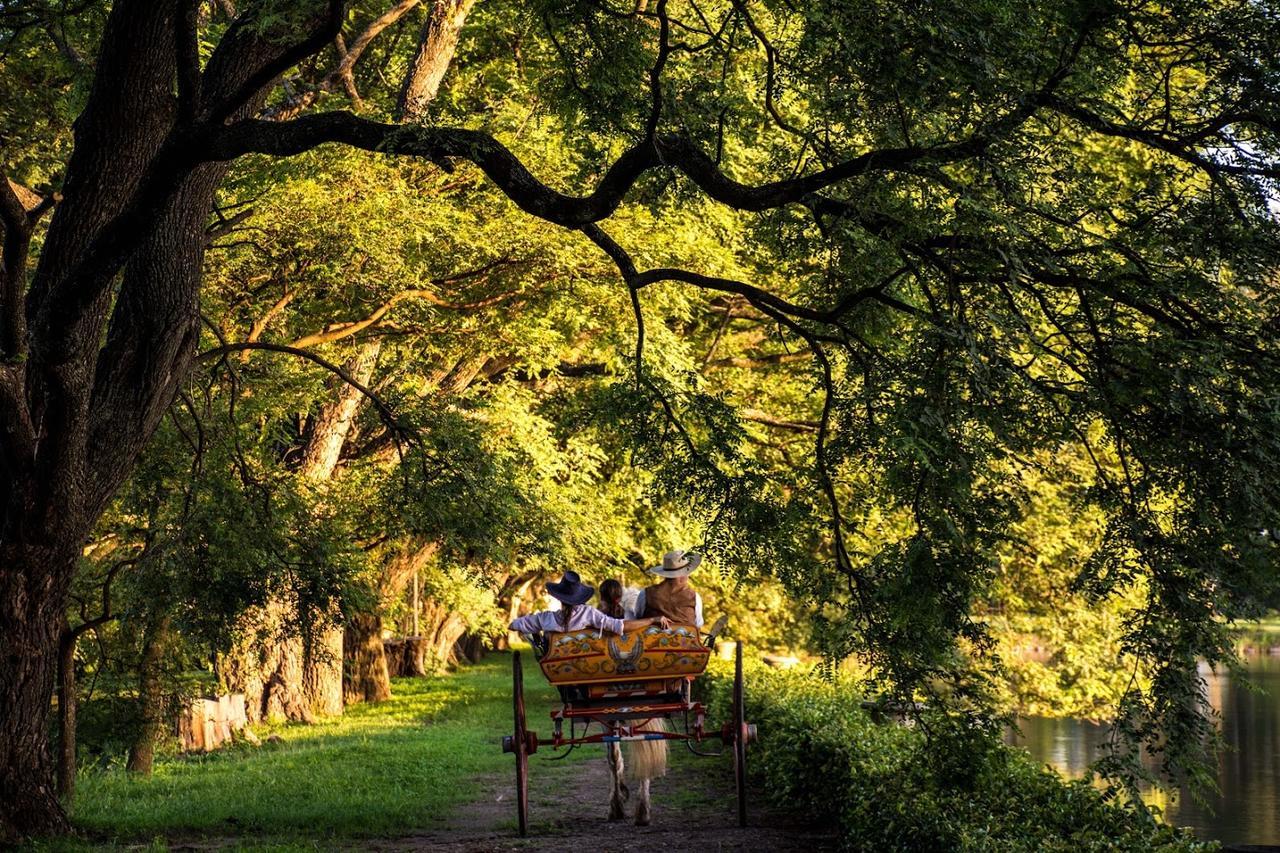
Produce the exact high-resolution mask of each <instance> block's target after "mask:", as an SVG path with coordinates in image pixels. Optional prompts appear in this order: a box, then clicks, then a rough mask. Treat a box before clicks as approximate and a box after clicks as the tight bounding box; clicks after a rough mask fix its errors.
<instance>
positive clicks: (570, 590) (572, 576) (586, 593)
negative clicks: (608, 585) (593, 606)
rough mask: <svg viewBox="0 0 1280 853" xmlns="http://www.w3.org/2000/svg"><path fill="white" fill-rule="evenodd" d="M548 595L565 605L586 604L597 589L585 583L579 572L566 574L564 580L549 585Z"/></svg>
mask: <svg viewBox="0 0 1280 853" xmlns="http://www.w3.org/2000/svg"><path fill="white" fill-rule="evenodd" d="M547 593H548V594H549V595H550V596H551V597H552V598H554V599H555V600H556V601H559V602H562V603H564V604H586V603H587V602H588V601H590V600H591V596H593V595H595V594H596V588H595V587H594V586H588V585H587V584H585V583H583V582H582V579H581V578H579V577H578V573H577V572H565V573H564V577H563V578H561V579H560V580H558V581H552V582H551V583H549V584H547Z"/></svg>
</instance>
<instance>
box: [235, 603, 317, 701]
mask: <svg viewBox="0 0 1280 853" xmlns="http://www.w3.org/2000/svg"><path fill="white" fill-rule="evenodd" d="M288 607H289V604H288V603H286V602H284V601H282V600H280V599H279V598H276V599H272V600H271V601H270V602H268V603H267V605H266V606H264V607H262V608H259V609H257V610H255V611H253V612H251V613H247V614H245V616H244V621H245V624H246V626H248V627H247V629H246V631H245V633H244V634H243V636H242V637H241V639H240V641H239V642H237V643H236V645H235V647H234V648H232V649H231V651H230V652H228V653H227V654H225V655H222V656H220V657H219V658H218V680H219V682H220V683H221V685H222V687H223V689H224V690H225V691H226V692H228V693H243V694H244V702H245V715H246V716H247V717H248V718H249V722H251V723H259V722H262V721H264V720H290V721H293V722H303V723H310V722H314V721H315V715H314V714H313V713H312V703H311V700H310V697H309V696H308V695H307V691H306V687H305V685H304V677H305V673H306V666H305V664H304V661H303V656H304V652H303V644H302V637H300V636H299V635H298V634H297V633H296V632H295V631H294V629H293V627H292V626H293V622H292V620H290V619H289V613H288Z"/></svg>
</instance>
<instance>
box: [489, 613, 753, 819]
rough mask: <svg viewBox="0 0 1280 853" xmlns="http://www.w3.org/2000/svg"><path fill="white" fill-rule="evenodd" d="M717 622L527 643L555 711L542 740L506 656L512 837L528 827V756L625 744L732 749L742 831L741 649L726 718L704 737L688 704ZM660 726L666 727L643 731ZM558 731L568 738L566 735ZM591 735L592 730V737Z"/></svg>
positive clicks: (698, 706)
mask: <svg viewBox="0 0 1280 853" xmlns="http://www.w3.org/2000/svg"><path fill="white" fill-rule="evenodd" d="M723 626H724V620H723V619H721V620H720V621H719V622H718V623H717V624H716V626H715V627H714V628H713V629H712V631H711V632H710V634H708V635H707V636H706V637H705V638H704V637H702V636H701V635H699V633H698V629H697V628H695V627H694V626H692V625H672V626H671V627H670V628H666V629H664V628H660V627H658V626H657V625H651V626H649V627H647V628H643V629H641V630H640V631H633V632H632V633H630V634H626V635H623V636H616V635H605V636H599V635H598V633H597V632H595V631H590V630H583V631H570V632H567V633H551V634H545V635H541V636H540V637H535V638H534V655H535V657H536V658H537V660H538V663H539V665H540V666H541V668H542V673H543V675H545V676H546V678H547V680H548V681H549V682H550V683H551V684H552V685H554V686H555V687H556V688H557V689H558V690H559V691H560V698H561V702H562V704H561V705H560V707H558V708H555V709H553V710H552V711H551V725H552V735H551V737H549V738H540V737H538V735H537V734H536V733H535V732H532V731H530V730H529V728H528V725H527V719H526V716H525V707H524V681H523V674H522V672H521V664H520V653H519V652H516V653H515V654H514V656H513V657H512V676H513V681H514V684H513V704H514V709H515V733H514V734H512V735H508V736H506V737H504V738H503V739H502V750H503V752H509V753H514V754H515V757H516V805H517V809H518V811H519V819H520V834H521V835H524V834H525V833H526V832H527V828H528V817H529V789H528V775H529V756H530V755H532V754H533V753H535V752H537V751H538V747H540V746H550V747H551V748H552V749H553V750H555V751H557V752H559V751H560V750H562V749H563V750H564V752H562V753H560V754H559V755H557V756H555V758H554V759H552V760H555V759H558V758H564V757H565V756H567V755H568V754H569V753H570V752H572V751H573V750H574V749H576V748H577V747H578V746H580V745H582V744H595V743H599V744H619V743H622V742H625V741H646V740H667V741H672V740H674V741H683V742H684V743H685V745H686V746H687V747H688V748H689V750H690V751H691V752H693V753H694V754H697V755H719V754H720V752H719V751H716V752H702V751H700V750H698V749H696V748H695V746H694V744H697V743H701V742H702V741H705V740H719V741H720V742H721V744H722V747H721V748H722V749H723V748H725V747H729V748H732V749H733V757H734V775H735V778H736V781H737V795H738V822H739V823H740V824H741V825H743V826H745V825H746V821H747V805H746V772H747V765H746V748H747V744H749V743H751V742H752V741H754V740H755V738H756V727H755V726H753V725H751V724H749V723H747V721H746V720H745V718H744V711H743V695H742V643H741V642H739V643H738V644H737V646H736V651H735V665H734V680H733V719H731V720H728V721H726V722H725V723H724V724H723V725H722V726H721V727H720V728H719V729H708V728H707V724H706V709H705V708H704V707H703V705H702V703H701V702H696V701H694V700H693V698H692V690H691V688H692V685H693V681H694V680H695V679H696V678H697V677H698V676H699V675H701V674H702V673H703V671H704V670H705V669H706V668H707V660H708V658H710V656H711V648H712V645H713V643H714V639H715V637H716V636H717V635H718V634H719V631H720V629H722V628H723ZM655 720H663V721H666V724H665V725H662V726H653V725H649V724H650V723H652V721H655ZM566 723H567V729H568V731H567V732H566ZM593 728H594V730H593Z"/></svg>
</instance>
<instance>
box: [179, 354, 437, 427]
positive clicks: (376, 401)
mask: <svg viewBox="0 0 1280 853" xmlns="http://www.w3.org/2000/svg"><path fill="white" fill-rule="evenodd" d="M241 350H266V351H267V352H281V353H285V354H287V355H293V356H297V357H298V358H304V359H306V360H307V361H310V362H312V363H314V364H318V365H319V366H321V367H323V368H324V369H325V370H327V371H329V372H330V373H332V374H333V375H334V376H337V377H338V378H339V379H341V380H342V381H343V382H345V383H347V384H348V385H350V386H351V387H352V388H355V389H356V390H357V391H359V392H360V393H361V394H363V395H364V396H365V397H366V398H367V399H368V400H369V402H371V403H373V406H374V408H375V409H377V410H378V416H379V417H380V418H382V422H383V423H384V424H386V426H387V429H390V430H392V431H393V432H395V433H397V434H400V435H405V436H412V435H413V431H412V430H411V429H409V428H408V427H405V426H403V425H402V424H401V423H400V421H399V419H398V418H397V417H396V413H395V411H394V410H392V408H391V407H390V406H389V405H387V403H386V402H384V401H383V399H382V398H381V397H379V396H378V395H377V394H376V393H374V392H373V391H372V390H371V389H370V388H369V387H368V386H366V385H365V384H364V383H362V382H358V381H356V379H355V378H354V377H352V376H351V374H349V373H348V372H347V371H345V370H343V369H342V368H341V367H339V366H338V365H336V364H334V363H333V362H331V361H329V360H328V359H326V358H323V357H321V356H318V355H316V354H315V353H313V352H310V351H308V350H304V349H298V348H297V347H292V346H288V345H286V344H272V343H266V342H264V341H243V342H240V343H228V344H222V345H220V346H216V347H214V348H213V349H209V350H205V351H204V352H202V353H200V354H199V355H197V356H196V361H197V362H205V361H211V360H213V359H216V358H221V357H224V356H227V355H230V354H231V353H233V352H240V351H241Z"/></svg>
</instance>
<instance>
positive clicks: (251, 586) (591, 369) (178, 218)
mask: <svg viewBox="0 0 1280 853" xmlns="http://www.w3.org/2000/svg"><path fill="white" fill-rule="evenodd" d="M1278 44H1280V10H1278V9H1277V8H1275V6H1274V4H1272V3H1270V2H1256V1H1255V0H1213V2H1207V3H1205V2H1199V3H1190V2H1181V0H1164V2H1158V3H1151V2H1132V3H1131V2H1112V0H1072V2H1055V3H1048V4H1045V3H1030V2H999V3H997V2H989V0H950V2H938V3H932V4H925V5H923V6H922V5H921V4H918V3H911V4H909V3H901V2H897V0H876V2H872V3H869V4H859V5H857V6H854V5H851V4H848V3H844V2H833V0H819V2H812V3H805V4H798V5H797V4H791V3H787V2H781V0H723V1H721V0H717V1H716V2H705V0H697V2H693V0H670V2H669V0H656V2H651V1H650V0H638V2H635V3H617V2H611V0H580V2H569V3H566V2H559V0H558V1H557V2H549V1H548V0H534V1H533V2H526V3H508V2H505V0H496V2H488V3H473V2H471V0H436V2H435V3H434V4H419V3H417V2H411V0H406V1H405V2H400V3H395V4H388V3H379V2H355V3H351V4H344V3H341V2H337V0H332V2H325V3H320V2H316V3H283V2H275V0H256V2H242V3H238V4H234V5H233V4H232V3H230V2H226V0H223V2H216V3H208V4H205V3H190V2H188V3H177V2H160V3H155V2H152V3H143V2H125V1H124V0H117V2H115V3H111V4H105V3H96V2H86V3H82V4H77V5H76V6H75V8H72V7H70V6H64V5H62V4H52V3H45V2H42V0H15V2H5V3H0V81H3V83H4V89H5V91H6V92H9V93H12V94H11V95H9V94H7V95H6V97H5V101H4V103H3V104H0V134H2V136H0V140H2V145H3V151H2V152H0V174H2V175H3V177H4V180H0V213H2V214H3V216H2V217H0V222H3V226H4V235H5V243H4V254H3V276H2V277H0V278H2V283H3V289H2V291H0V297H2V298H0V424H3V429H2V430H0V472H2V476H0V501H2V505H3V507H4V513H5V514H4V520H3V524H2V525H0V640H2V641H3V643H2V644H3V645H4V646H5V647H6V648H8V649H12V652H10V653H9V655H10V660H11V662H12V665H6V666H5V667H4V670H3V672H0V701H2V702H3V704H4V705H5V707H7V708H12V709H14V710H15V713H14V714H13V715H11V717H10V719H8V720H7V721H5V722H3V723H0V803H3V804H2V805H0V835H11V834H16V833H21V832H27V831H31V830H33V829H48V828H51V827H52V828H56V827H57V826H58V825H60V823H61V813H60V811H59V809H58V807H57V803H56V799H55V798H54V796H53V793H52V789H51V787H50V786H49V785H43V784H41V785H35V786H32V785H30V784H28V783H27V782H26V780H28V779H31V778H40V779H45V778H48V777H49V766H48V765H49V761H48V759H47V757H46V756H45V747H44V739H45V733H44V728H45V720H46V718H47V714H48V697H49V693H50V691H51V687H52V682H53V678H54V671H55V662H56V661H55V658H56V649H57V638H58V634H59V631H60V630H62V626H63V623H64V622H65V620H66V618H67V613H68V606H69V605H71V606H72V611H71V612H72V613H73V614H74V613H77V612H78V613H80V614H81V615H80V617H79V618H80V620H81V621H83V622H85V623H87V622H88V621H90V619H91V618H92V613H91V612H90V610H88V609H81V608H77V607H76V606H75V605H76V602H77V597H78V599H80V600H83V601H87V600H88V599H87V598H86V596H87V595H88V594H89V589H90V588H91V589H92V590H93V592H94V594H96V591H97V589H99V588H100V583H101V581H102V580H103V579H104V578H105V579H107V580H108V582H109V581H110V579H111V578H112V577H114V572H115V571H122V570H123V569H122V568H117V567H123V566H125V564H126V563H129V562H137V563H139V564H140V565H139V566H138V571H135V572H132V573H130V574H129V578H130V581H129V582H130V583H137V584H143V585H144V586H143V587H142V589H150V590H151V591H152V592H153V593H154V594H151V595H148V596H146V597H147V599H148V600H150V601H151V602H153V603H155V602H159V601H161V600H162V599H163V598H164V597H165V596H168V603H167V604H166V607H167V608H168V610H169V611H171V613H172V616H173V618H175V619H177V623H176V624H177V629H178V630H179V631H181V632H183V633H184V634H185V635H187V636H188V637H189V638H190V639H191V640H192V642H194V643H197V644H201V643H212V644H214V645H219V644H220V645H219V647H225V646H226V645H228V644H229V643H230V641H231V640H230V638H229V637H227V636H225V634H226V631H227V629H228V626H229V625H230V624H231V623H230V622H229V621H228V620H227V619H226V618H224V617H225V616H226V615H227V614H233V613H240V612H243V611H244V610H245V609H246V608H251V607H265V606H268V605H269V602H270V601H271V600H272V596H273V595H278V593H279V591H280V590H281V589H284V588H287V589H289V590H291V592H290V595H291V596H292V599H293V603H294V604H297V605H298V606H299V607H300V608H301V610H300V611H299V612H301V613H302V614H303V615H304V617H305V618H304V619H303V621H316V622H323V621H325V620H330V621H333V620H338V621H341V619H342V616H341V615H340V610H341V609H346V610H348V611H354V610H359V609H361V605H360V603H359V600H358V599H359V596H358V595H356V594H355V593H354V592H353V590H357V589H359V588H362V587H363V588H365V589H366V595H367V596H372V597H373V598H377V597H378V596H379V595H383V594H385V593H386V590H388V589H392V590H397V595H398V594H399V593H400V592H402V591H403V580H400V581H396V580H395V578H396V577H399V578H401V579H403V576H404V572H403V571H401V568H397V567H403V566H417V564H416V563H414V562H413V559H412V555H414V554H418V555H425V556H423V557H422V559H424V560H430V561H432V565H434V566H436V570H438V571H439V572H441V573H443V574H442V575H440V577H441V578H442V580H441V584H440V595H445V593H444V590H445V589H455V588H456V587H457V586H458V584H459V582H461V581H464V580H466V579H476V578H483V577H488V578H490V579H491V580H492V578H493V577H494V576H495V575H501V576H502V577H504V578H507V579H515V578H518V577H520V576H522V574H523V573H527V572H533V573H537V572H547V571H553V570H555V569H556V568H559V567H562V566H563V565H564V564H565V563H567V562H572V561H575V560H576V561H587V562H589V563H591V564H593V565H596V566H599V567H601V571H602V573H603V572H604V571H605V567H614V568H616V569H617V570H618V571H624V570H626V569H627V568H628V567H634V566H636V565H637V564H638V563H640V562H642V561H643V558H644V557H645V556H648V557H653V556H655V555H656V554H658V553H660V552H661V551H662V550H664V548H665V546H667V545H669V544H670V543H671V542H672V541H673V540H674V539H676V538H677V537H685V538H687V539H688V540H691V541H696V542H699V543H700V544H701V545H702V546H703V547H705V548H706V550H707V551H708V553H709V555H710V557H711V560H712V562H713V563H714V564H715V565H717V566H719V567H720V568H721V569H722V570H723V571H724V573H725V577H724V578H722V579H720V580H719V581H718V584H719V587H720V588H719V590H718V593H717V594H718V596H719V597H721V598H722V600H723V601H724V602H725V604H726V606H731V607H738V608H739V613H740V616H741V622H742V625H741V626H740V629H741V630H748V629H751V628H755V629H756V630H760V631H762V632H763V631H776V632H777V635H778V636H780V637H782V636H786V637H791V638H794V637H796V636H801V635H803V636H806V637H809V638H811V640H812V642H814V643H815V644H816V645H817V646H818V647H820V648H821V649H822V650H823V651H824V652H826V653H827V654H828V655H829V656H831V657H832V658H833V659H842V658H844V657H847V656H849V655H858V656H860V657H861V659H862V660H863V661H865V662H866V663H867V665H868V666H869V667H870V671H871V672H872V673H873V674H874V675H875V676H876V677H877V678H879V679H881V680H882V681H883V683H884V685H885V686H886V688H887V689H889V690H891V691H893V692H896V693H897V694H898V695H900V696H901V697H904V698H912V697H916V696H920V695H927V696H929V697H930V698H932V699H934V700H937V701H939V702H944V703H946V704H948V705H949V706H950V707H954V708H956V709H957V710H959V711H963V712H973V711H975V710H978V711H980V710H982V709H985V708H989V707H990V706H991V702H992V696H991V694H992V689H993V686H992V681H991V676H992V673H993V672H994V671H995V669H994V668H993V663H992V648H993V644H994V643H995V640H994V639H993V631H994V632H997V633H998V632H1000V631H1008V630H1014V631H1016V630H1022V628H1018V627H1016V626H1015V627H1013V628H1009V626H1008V625H1007V624H1002V623H1001V622H1000V620H1001V619H1009V618H1012V619H1013V622H1015V623H1016V622H1017V620H1018V619H1020V618H1023V617H1022V616H1021V615H1019V614H1020V613H1021V612H1023V611H1022V610H1019V608H1020V607H1026V608H1029V610H1030V611H1032V615H1033V617H1034V611H1035V610H1036V608H1038V607H1039V608H1043V605H1044V602H1045V601H1066V600H1068V599H1070V601H1071V602H1073V604H1072V605H1071V606H1072V607H1073V608H1074V609H1075V612H1079V613H1081V614H1082V616H1081V618H1082V619H1084V620H1085V621H1088V620H1089V619H1091V618H1095V619H1096V620H1098V621H1097V622H1095V623H1093V625H1092V626H1088V625H1086V626H1083V627H1069V628H1068V629H1067V630H1068V631H1069V632H1070V631H1077V632H1078V634H1077V636H1078V637H1083V636H1084V635H1085V634H1090V635H1091V636H1092V635H1093V634H1094V633H1095V632H1097V631H1102V630H1104V629H1102V628H1099V627H1098V625H1099V624H1101V623H1102V622H1105V623H1106V627H1105V632H1107V636H1108V637H1110V638H1115V642H1116V643H1118V644H1119V645H1118V647H1116V648H1118V650H1119V651H1120V652H1121V653H1122V654H1123V655H1124V661H1125V666H1126V668H1127V670H1126V671H1128V672H1130V673H1131V676H1130V677H1129V678H1127V679H1124V683H1123V684H1121V683H1113V684H1111V685H1110V686H1109V687H1108V694H1109V695H1110V694H1113V693H1120V694H1122V697H1123V698H1122V702H1121V704H1120V707H1119V709H1118V712H1117V713H1116V715H1115V718H1116V721H1117V726H1118V727H1119V729H1120V730H1121V731H1122V732H1123V733H1124V734H1126V735H1127V736H1128V737H1127V738H1125V739H1121V740H1117V744H1127V745H1128V746H1125V747H1123V748H1121V749H1119V750H1118V751H1117V752H1116V754H1115V755H1114V756H1113V759H1114V760H1113V761H1112V762H1111V764H1110V766H1109V769H1110V770H1111V771H1112V772H1115V773H1123V772H1124V768H1125V767H1126V766H1130V767H1131V766H1134V765H1135V762H1134V760H1133V759H1134V758H1135V756H1136V752H1134V751H1133V750H1136V749H1137V748H1138V745H1141V744H1142V743H1144V742H1145V743H1147V744H1157V743H1160V744H1163V746H1164V750H1165V755H1166V756H1167V769H1170V770H1178V769H1179V768H1181V769H1183V770H1185V769H1186V768H1187V767H1191V766H1193V761H1194V756H1195V755H1196V754H1197V750H1198V749H1199V747H1200V745H1201V744H1202V742H1203V740H1204V736H1205V734H1206V733H1207V732H1208V731H1209V729H1210V722H1209V721H1208V720H1206V718H1205V717H1204V716H1203V714H1202V711H1201V708H1200V705H1199V702H1198V699H1199V696H1200V693H1201V682H1200V680H1199V676H1198V675H1197V670H1196V665H1197V661H1198V660H1207V661H1209V662H1210V663H1212V664H1215V665H1216V664H1223V663H1229V662H1230V661H1231V659H1232V651H1231V646H1230V643H1229V634H1228V630H1229V627H1230V624H1231V622H1232V621H1233V620H1236V619H1240V618H1244V617H1249V616H1253V615H1257V614H1259V613H1261V612H1262V611H1263V610H1264V609H1265V608H1267V607H1268V606H1270V605H1271V604H1273V603H1274V601H1275V595H1276V581H1275V578H1276V572H1275V559H1276V548H1275V538H1274V531H1275V530H1277V529H1280V519H1278V518H1277V514H1280V493H1278V492H1277V485H1276V484H1277V483H1280V414H1278V413H1277V408H1276V404H1275V389H1276V388H1277V387H1278V384H1277V379H1278V378H1280V363H1278V362H1277V358H1278V357H1280V352H1278V350H1277V343H1278V341H1277V335H1280V324H1278V323H1277V313H1276V312H1277V306H1276V303H1275V300H1276V293H1277V290H1276V281H1277V279H1276V276H1277V269H1276V260H1275V259H1276V258H1277V257H1280V253H1278V252H1277V249H1278V248H1280V245H1278V238H1280V228H1278V225H1280V223H1277V217H1276V213H1275V204H1276V192H1277V180H1278V179H1280V161H1278V160H1277V155H1278V154H1280V67H1278V66H1277V51H1276V49H1275V48H1276V46H1277V45H1278ZM446 71H447V73H446ZM77 116H78V118H77ZM73 119H74V123H73ZM344 401H346V402H344ZM335 425H336V426H335ZM326 435H332V436H335V437H336V438H334V440H333V441H329V442H328V443H327V444H326V443H325V441H323V440H321V439H322V438H323V437H324V436H326ZM1050 516H1051V517H1053V518H1055V519H1057V520H1056V521H1055V522H1054V524H1057V525H1058V526H1059V528H1060V529H1052V530H1046V525H1045V523H1044V519H1045V518H1046V517H1050ZM90 539H93V540H94V542H95V549H91V552H90V553H89V554H88V555H87V556H86V555H85V554H84V553H82V545H83V543H84V542H86V541H88V540H90ZM1028 554H1030V555H1032V556H1031V557H1030V558H1029V559H1024V558H1026V557H1027V555H1028ZM1044 554H1050V555H1051V556H1050V557H1049V560H1050V562H1052V563H1053V569H1052V572H1050V573H1047V574H1043V575H1040V574H1036V570H1035V569H1034V567H1036V566H1039V565H1041V562H1038V560H1039V555H1044ZM1029 565H1030V566H1032V567H1033V568H1032V569H1028V568H1027V567H1028V566H1029ZM513 568H514V569H516V571H512V569H513ZM419 569H420V567H417V568H413V569H412V571H413V572H417V571H419ZM735 582H748V583H750V584H752V585H754V584H765V587H764V588H765V589H766V590H767V592H766V593H761V597H762V598H764V597H767V596H777V595H779V594H780V593H779V590H785V591H786V594H787V595H788V596H790V597H791V598H792V599H793V600H794V601H796V602H798V604H799V605H800V611H802V612H803V613H804V614H805V615H806V619H805V622H804V624H800V623H799V622H796V621H795V617H794V616H793V615H789V616H788V617H786V618H785V619H783V620H781V621H780V622H779V623H776V624H773V625H770V626H765V625H764V624H763V623H761V622H760V621H759V620H757V621H753V619H756V617H753V616H752V615H751V612H750V611H751V604H752V602H751V601H750V600H749V599H750V596H749V595H746V594H744V593H743V592H742V590H743V587H740V586H739V587H735ZM148 583H150V584H151V586H150V587H146V586H145V584H148ZM397 583H399V584H400V586H397ZM749 588H754V587H749ZM380 590H381V592H380ZM161 593H163V595H160V594H161ZM392 597H393V598H394V596H392ZM1018 601H1021V602H1023V604H1022V605H1019V604H1017V602H1018ZM1010 602H1014V603H1013V604H1012V605H1011V604H1010ZM1028 602H1029V604H1027V603H1028ZM107 603H108V602H107V600H106V598H105V597H104V606H105V605H106V604H107ZM368 606H369V605H368V602H367V601H366V602H365V604H364V609H366V610H367V609H368ZM451 606H453V607H454V608H457V607H463V608H465V607H466V606H469V605H467V604H466V602H464V601H461V600H454V601H453V604H452V605H451ZM1010 606H1012V607H1013V609H1014V610H1015V611H1018V612H1017V613H1013V615H1012V616H1010V611H1009V608H1010ZM384 609H385V610H386V613H387V614H388V618H391V614H392V612H393V610H394V607H392V605H391V604H390V603H389V602H388V603H386V606H385V607H384ZM446 609H447V608H446ZM295 610H297V608H295ZM1041 612H1042V611H1041ZM103 615H104V616H105V615H106V614H105V612H104V614H103ZM74 618H75V617H74V616H73V620H74ZM19 658H20V659H21V661H22V662H21V663H19V662H18V661H19ZM997 681H999V678H997ZM1073 701H1076V700H1073ZM1079 701H1083V702H1084V703H1085V704H1087V705H1091V706H1092V707H1096V706H1097V700H1096V699H1095V700H1088V699H1085V700H1079Z"/></svg>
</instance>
